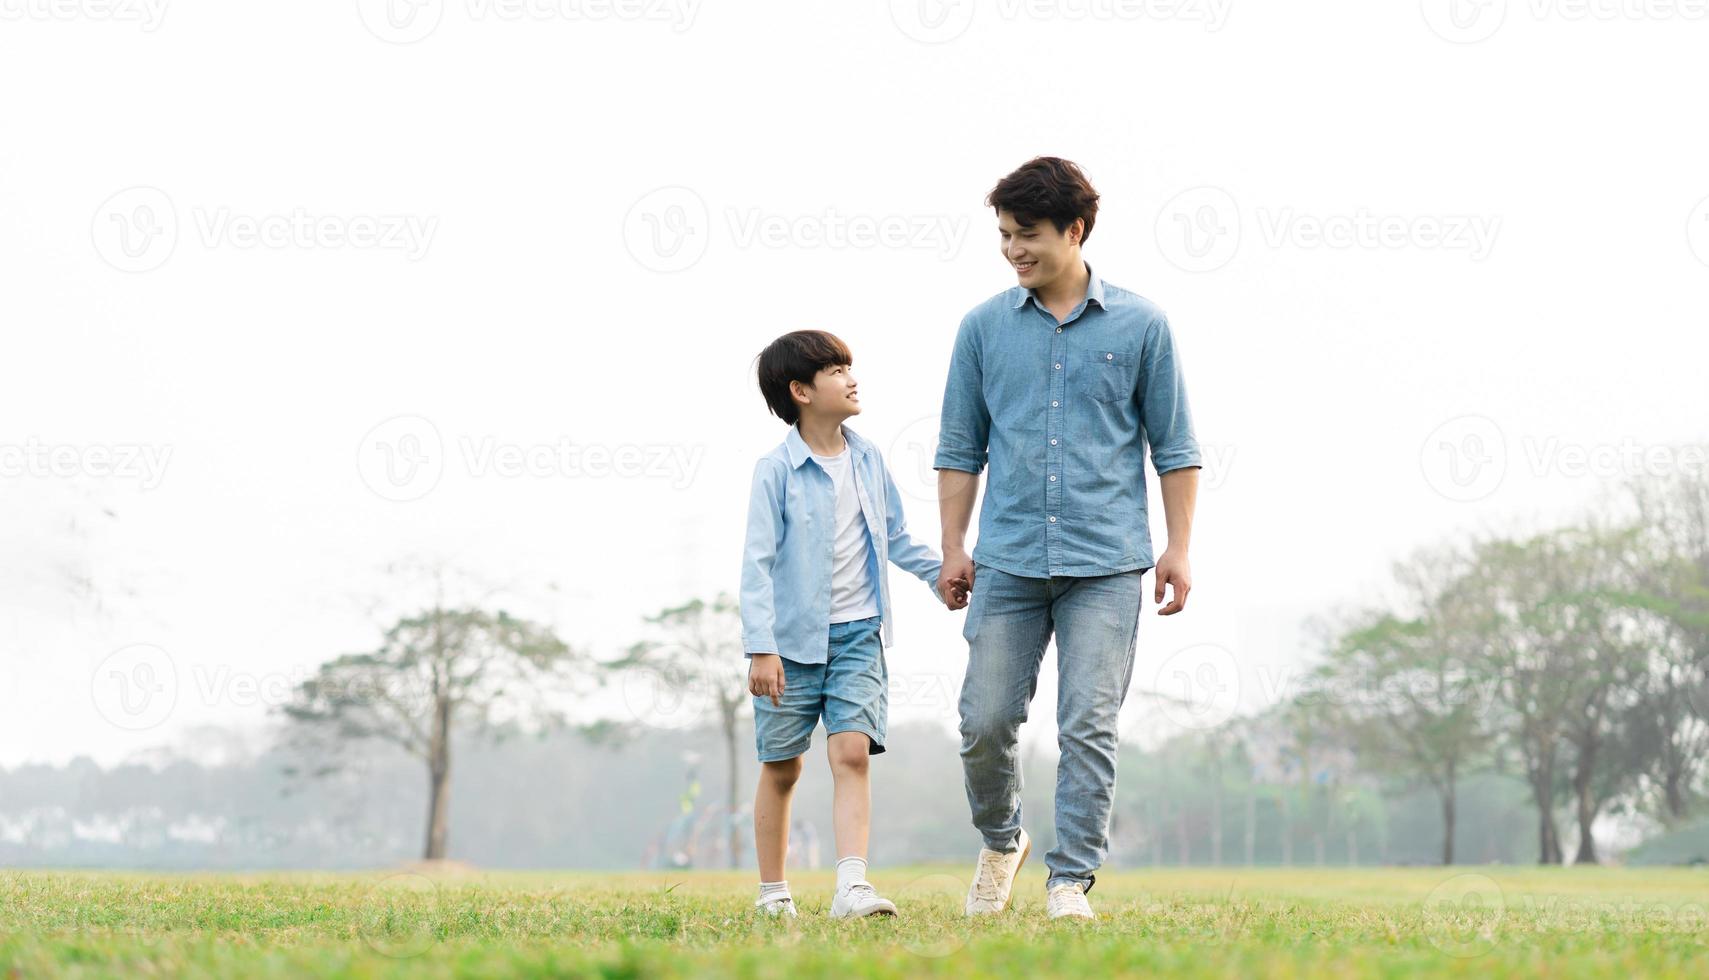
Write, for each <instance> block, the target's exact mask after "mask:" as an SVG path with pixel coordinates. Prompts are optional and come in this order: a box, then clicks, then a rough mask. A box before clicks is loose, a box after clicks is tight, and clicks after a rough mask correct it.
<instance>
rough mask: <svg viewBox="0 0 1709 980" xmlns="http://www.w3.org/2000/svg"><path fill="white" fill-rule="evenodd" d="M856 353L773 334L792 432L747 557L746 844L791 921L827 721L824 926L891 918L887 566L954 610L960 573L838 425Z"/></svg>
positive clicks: (751, 527)
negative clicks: (885, 883) (831, 834)
mask: <svg viewBox="0 0 1709 980" xmlns="http://www.w3.org/2000/svg"><path fill="white" fill-rule="evenodd" d="M853 363H854V355H853V354H851V353H850V352H849V349H848V347H847V345H845V344H844V343H843V342H842V341H841V340H838V339H837V338H836V337H834V336H832V335H831V334H828V333H825V332H824V331H822V330H801V331H797V332H795V333H790V334H785V335H784V336H782V337H779V338H778V339H777V340H775V341H773V342H772V343H771V344H770V346H768V347H766V349H765V350H764V351H763V352H761V353H760V356H759V386H760V394H761V395H763V396H764V397H765V402H766V406H767V407H768V408H769V409H770V410H771V412H772V414H774V415H776V416H777V417H778V418H780V419H782V420H783V421H784V422H786V423H789V426H790V429H789V435H788V436H787V437H786V438H785V439H784V441H783V443H782V445H780V446H778V447H777V448H776V449H773V450H772V451H771V452H769V453H767V454H766V455H765V456H764V457H762V458H761V459H760V461H759V462H758V463H757V464H756V465H755V467H754V481H753V492H752V494H751V496H750V498H749V501H748V532H747V546H746V551H745V553H744V554H743V557H742V603H741V604H742V650H743V652H744V653H745V654H746V655H747V656H748V657H749V658H750V660H751V663H750V665H749V670H748V691H749V693H751V694H752V695H753V696H754V742H755V744H756V746H757V748H758V750H759V760H760V762H761V764H762V765H761V773H760V779H759V786H758V788H757V790H756V791H755V793H754V850H755V853H756V854H757V855H758V857H759V864H760V893H759V899H758V900H757V901H756V902H755V903H754V905H755V907H756V908H757V909H759V910H760V911H762V912H765V913H768V914H771V915H782V916H789V917H793V916H795V914H796V911H795V902H794V899H792V898H791V897H790V894H789V883H788V882H786V881H785V880H784V877H783V858H784V852H785V851H786V850H787V848H788V836H789V830H788V828H789V802H790V795H791V793H792V792H793V790H794V788H795V781H796V780H797V779H798V778H800V776H801V755H802V753H804V752H806V751H807V746H808V743H809V741H810V740H811V738H812V734H813V728H814V726H815V725H817V724H818V722H819V720H820V719H821V718H823V719H824V722H825V733H826V735H827V739H826V742H827V746H826V747H827V750H828V753H829V756H830V764H831V776H832V779H833V785H834V789H833V796H832V799H833V802H832V825H833V827H834V828H835V832H836V843H837V891H836V895H835V897H834V898H833V899H832V901H831V917H832V918H836V919H846V918H856V917H859V916H868V915H895V914H896V906H895V904H894V903H892V902H891V901H890V900H889V899H886V898H884V897H883V896H881V895H879V894H878V892H877V890H875V889H874V888H873V887H872V885H870V884H868V883H867V880H866V842H867V827H868V819H869V815H870V810H871V791H870V786H869V784H868V782H867V760H868V757H869V756H873V755H877V754H878V753H880V752H883V751H884V730H885V718H886V713H887V710H888V704H889V673H888V671H887V669H886V667H885V663H884V650H883V648H884V647H885V646H889V645H890V644H891V643H892V642H893V640H892V630H891V625H890V621H891V614H890V610H891V604H890V587H889V581H888V577H887V574H886V562H887V561H889V562H895V563H896V564H897V565H898V566H900V567H901V568H902V569H904V570H905V571H907V572H909V573H910V574H912V575H914V576H916V577H917V578H919V579H921V580H922V581H924V582H925V583H926V584H927V586H928V587H929V588H931V589H932V594H933V595H934V596H938V598H939V601H941V602H944V603H945V604H946V605H947V606H948V607H949V608H952V609H959V608H961V607H962V606H963V605H965V602H966V596H965V589H964V588H963V583H962V582H961V581H960V580H959V579H958V580H955V581H953V582H950V583H947V584H946V585H945V586H944V592H945V594H943V595H940V594H939V592H938V587H937V579H938V571H939V568H940V562H939V560H938V556H937V555H936V554H935V553H934V552H933V551H932V550H931V549H930V548H928V547H927V546H926V545H924V544H922V543H920V542H919V541H916V540H915V539H914V538H913V537H911V536H910V535H909V534H908V529H907V526H906V524H905V523H904V522H903V518H902V501H901V497H900V495H899V494H898V493H897V492H896V484H895V483H894V482H893V481H892V480H891V479H890V473H889V471H888V470H886V469H885V466H884V460H883V458H882V457H881V456H880V455H879V453H878V450H877V449H876V448H875V447H874V446H873V445H872V443H870V442H868V441H866V440H865V439H863V438H861V437H860V436H858V435H856V434H855V433H854V432H853V431H852V430H850V429H848V428H847V427H846V426H844V425H843V422H844V420H846V419H848V418H850V417H851V416H855V415H859V414H860V399H859V396H858V395H857V393H856V385H855V379H854V375H853V373H852V372H851V371H850V368H851V366H852V365H853Z"/></svg>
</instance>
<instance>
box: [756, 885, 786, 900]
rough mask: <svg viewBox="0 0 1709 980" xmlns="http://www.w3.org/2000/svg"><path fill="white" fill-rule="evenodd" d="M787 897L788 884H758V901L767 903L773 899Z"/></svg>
mask: <svg viewBox="0 0 1709 980" xmlns="http://www.w3.org/2000/svg"><path fill="white" fill-rule="evenodd" d="M788 897H789V882H787V881H762V882H760V901H762V902H769V901H772V900H773V899H778V898H788Z"/></svg>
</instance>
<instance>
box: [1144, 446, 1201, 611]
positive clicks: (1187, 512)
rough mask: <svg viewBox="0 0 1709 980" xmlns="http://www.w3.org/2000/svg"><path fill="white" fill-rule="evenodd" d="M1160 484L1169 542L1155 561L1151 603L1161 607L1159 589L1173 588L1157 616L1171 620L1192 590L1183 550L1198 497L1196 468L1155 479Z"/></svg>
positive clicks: (1189, 533)
mask: <svg viewBox="0 0 1709 980" xmlns="http://www.w3.org/2000/svg"><path fill="white" fill-rule="evenodd" d="M1157 479H1158V482H1159V483H1161V484H1163V519H1164V521H1165V523H1167V524H1168V526H1169V541H1168V543H1167V544H1165V545H1164V548H1163V554H1162V555H1160V556H1159V557H1158V559H1157V587H1156V590H1155V595H1153V596H1152V601H1153V602H1155V603H1157V604H1158V605H1160V606H1162V605H1163V587H1164V586H1165V585H1172V586H1174V594H1173V595H1172V596H1170V599H1169V604H1168V605H1167V606H1163V608H1161V609H1159V610H1157V615H1159V616H1173V615H1175V614H1176V613H1178V612H1180V611H1181V610H1182V609H1185V608H1186V607H1187V593H1188V592H1191V591H1192V590H1193V572H1192V568H1191V566H1189V565H1188V563H1187V547H1188V545H1189V544H1190V542H1191V540H1192V537H1193V506H1194V502H1195V501H1196V500H1197V498H1198V495H1199V468H1198V467H1197V466H1188V467H1184V468H1182V469H1178V470H1170V471H1169V472H1167V473H1164V474H1163V475H1162V476H1159V477H1158V478H1157Z"/></svg>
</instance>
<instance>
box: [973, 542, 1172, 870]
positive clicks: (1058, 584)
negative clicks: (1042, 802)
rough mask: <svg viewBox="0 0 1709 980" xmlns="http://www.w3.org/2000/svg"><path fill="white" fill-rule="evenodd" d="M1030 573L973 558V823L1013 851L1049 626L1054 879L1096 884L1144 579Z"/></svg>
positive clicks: (1136, 573) (1105, 847)
mask: <svg viewBox="0 0 1709 980" xmlns="http://www.w3.org/2000/svg"><path fill="white" fill-rule="evenodd" d="M1145 571H1146V569H1135V570H1133V571H1130V572H1120V573H1117V574H1115V575H1100V576H1095V577H1089V578H1077V577H1070V576H1056V577H1052V578H1025V577H1022V576H1019V575H1010V574H1009V573H1007V572H1004V571H1001V570H999V569H996V568H992V567H991V566H989V565H977V566H976V567H975V571H974V576H973V579H974V584H973V596H972V598H971V600H970V601H969V603H968V608H967V621H966V624H965V625H964V626H963V628H962V636H964V637H965V638H966V639H967V644H968V656H967V678H966V680H965V681H964V682H963V684H962V687H961V762H962V769H963V774H964V776H965V778H966V783H967V804H968V806H969V807H970V808H971V809H972V811H973V826H974V827H976V828H978V830H979V833H980V834H981V835H983V836H984V838H985V846H986V847H989V848H991V849H992V850H998V851H1012V850H1014V849H1015V838H1016V836H1017V835H1018V834H1019V832H1020V829H1021V770H1020V759H1019V754H1018V753H1017V751H1016V742H1017V740H1018V735H1019V731H1020V726H1021V722H1023V721H1026V720H1027V707H1028V705H1029V704H1031V702H1032V698H1033V694H1034V693H1035V692H1036V691H1037V690H1038V670H1039V664H1040V662H1041V661H1042V660H1043V658H1044V648H1045V644H1046V643H1047V642H1048V641H1049V640H1050V637H1051V634H1052V632H1054V633H1055V634H1056V674H1057V695H1056V724H1057V728H1058V729H1059V734H1058V735H1057V745H1058V747H1059V748H1060V749H1061V752H1062V758H1061V761H1060V762H1058V763H1057V768H1056V846H1055V847H1053V848H1051V850H1050V853H1048V854H1046V855H1045V864H1046V866H1047V867H1048V868H1049V869H1050V879H1049V882H1048V883H1049V884H1050V885H1052V886H1054V885H1057V884H1060V883H1063V882H1070V881H1076V882H1080V883H1082V884H1084V885H1085V886H1086V887H1087V888H1088V889H1090V888H1091V886H1092V883H1093V881H1094V880H1095V875H1094V872H1096V871H1097V870H1098V868H1099V867H1100V866H1101V865H1102V864H1103V863H1104V856H1105V855H1106V854H1107V853H1108V852H1109V829H1110V803H1111V800H1112V798H1113V796H1114V794H1115V787H1116V743H1117V736H1116V720H1117V715H1118V714H1119V712H1120V711H1121V706H1122V701H1123V700H1125V699H1126V697H1127V688H1128V682H1129V681H1130V680H1132V678H1133V650H1134V640H1135V637H1136V636H1137V635H1138V632H1139V610H1140V599H1141V577H1142V576H1143V575H1144V574H1145Z"/></svg>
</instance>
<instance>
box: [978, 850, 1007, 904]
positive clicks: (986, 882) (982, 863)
mask: <svg viewBox="0 0 1709 980" xmlns="http://www.w3.org/2000/svg"><path fill="white" fill-rule="evenodd" d="M1008 859H1009V856H1008V855H1007V854H1004V853H1003V852H1002V851H985V852H984V853H982V854H980V855H979V874H978V875H976V876H975V877H974V879H973V895H974V897H975V898H977V899H979V900H980V901H982V902H995V901H997V900H998V898H1000V897H1001V896H1000V894H999V893H998V891H997V876H998V875H999V874H1001V873H1002V872H1003V865H1004V864H1005V863H1007V861H1008Z"/></svg>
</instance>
